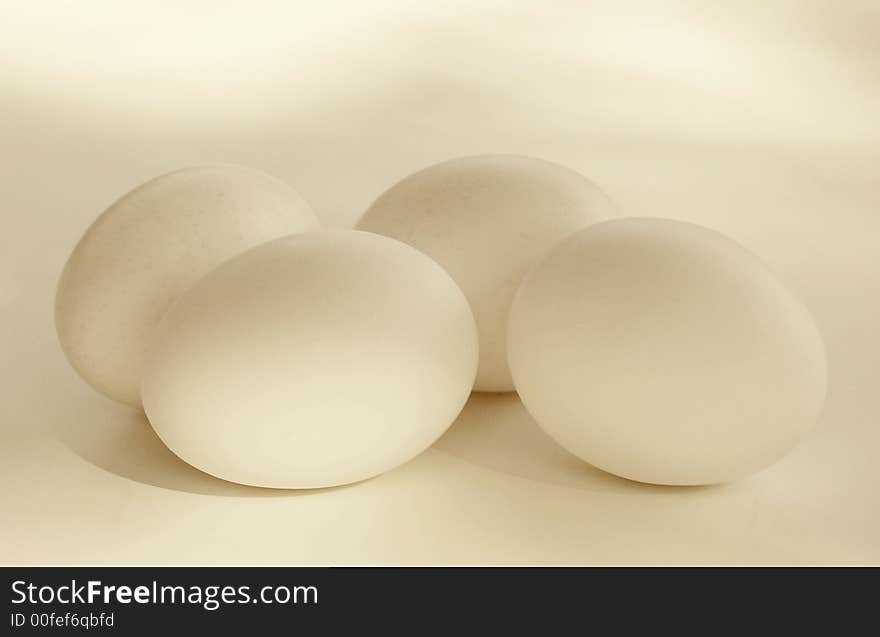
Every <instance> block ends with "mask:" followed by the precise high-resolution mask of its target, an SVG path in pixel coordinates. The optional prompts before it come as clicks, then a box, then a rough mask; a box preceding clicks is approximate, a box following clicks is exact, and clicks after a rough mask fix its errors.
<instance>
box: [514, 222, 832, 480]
mask: <svg viewBox="0 0 880 637" xmlns="http://www.w3.org/2000/svg"><path fill="white" fill-rule="evenodd" d="M508 350H509V356H510V367H511V370H512V373H513V378H514V381H515V384H516V389H517V391H518V392H519V395H520V398H521V399H522V402H523V404H524V405H525V407H526V409H527V410H528V411H529V413H530V414H531V415H532V416H533V417H534V419H535V421H536V422H537V423H538V424H539V425H540V426H541V427H542V428H543V429H544V430H545V431H546V432H547V433H548V434H550V436H551V437H553V438H554V439H555V440H556V441H557V442H558V443H559V444H560V445H562V446H563V447H565V448H566V449H567V450H568V451H570V452H572V453H573V454H575V455H576V456H579V457H580V458H582V459H583V460H585V461H587V462H588V463H590V464H592V465H595V466H597V467H599V468H601V469H604V470H605V471H608V472H610V473H613V474H616V475H618V476H622V477H624V478H629V479H631V480H637V481H641V482H648V483H655V484H666V485H706V484H714V483H721V482H727V481H730V480H735V479H737V478H740V477H743V476H746V475H748V474H750V473H752V472H755V471H757V470H759V469H762V468H764V467H767V466H768V465H770V464H771V463H773V462H775V461H776V460H778V459H780V458H781V457H782V456H783V455H784V454H785V453H786V452H788V451H789V450H790V449H792V447H794V446H795V444H796V443H797V442H798V440H799V439H801V438H802V437H803V436H804V435H805V434H806V433H807V432H808V431H810V430H811V429H812V428H813V427H814V425H815V423H816V421H817V418H818V416H819V413H820V411H821V408H822V403H823V400H824V396H825V388H826V360H825V350H824V346H823V343H822V337H821V335H820V333H819V330H818V328H817V326H816V323H815V322H814V320H813V318H812V317H811V316H810V314H809V312H808V311H807V309H806V308H805V307H804V305H803V304H802V303H801V302H800V301H799V300H798V299H797V298H796V297H795V296H794V295H793V294H792V293H791V292H789V291H788V290H787V289H786V287H785V286H784V285H783V284H782V283H780V281H779V280H778V279H777V278H776V276H774V274H772V273H771V271H770V270H769V269H768V268H767V266H765V265H764V264H763V262H761V261H760V260H759V259H758V258H757V257H756V256H754V255H753V254H751V253H750V252H748V251H746V250H745V249H744V248H743V247H741V246H740V245H739V244H737V243H735V242H734V241H732V240H731V239H728V238H726V237H724V236H722V235H720V234H718V233H716V232H714V231H711V230H708V229H706V228H703V227H700V226H696V225H692V224H689V223H682V222H678V221H671V220H662V219H647V218H646V219H642V218H627V219H619V220H613V221H607V222H604V223H600V224H597V225H594V226H592V227H591V228H588V229H586V230H582V231H580V232H577V233H575V234H574V235H572V236H571V237H569V238H568V239H567V240H565V241H564V242H562V243H561V244H560V245H559V246H558V247H557V248H555V249H554V250H553V251H552V252H551V253H550V254H549V255H548V256H547V257H546V258H545V259H544V260H542V261H541V262H540V263H539V264H538V265H537V266H536V267H535V268H534V269H533V270H532V271H531V272H530V273H529V274H528V275H527V276H526V277H525V279H524V280H523V283H522V286H521V287H520V289H519V291H518V292H517V295H516V298H515V300H514V303H513V306H512V309H511V314H510V323H509V332H508Z"/></svg>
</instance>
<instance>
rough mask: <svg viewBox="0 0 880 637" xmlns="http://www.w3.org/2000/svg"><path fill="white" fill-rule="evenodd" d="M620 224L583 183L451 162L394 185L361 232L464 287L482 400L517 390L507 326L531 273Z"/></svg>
mask: <svg viewBox="0 0 880 637" xmlns="http://www.w3.org/2000/svg"><path fill="white" fill-rule="evenodd" d="M612 216H615V211H614V207H613V205H612V204H611V203H610V201H609V200H608V198H607V197H606V196H605V195H604V194H603V193H602V192H601V191H600V190H599V189H598V188H597V187H596V186H595V185H593V184H592V183H591V182H590V181H588V180H587V179H586V178H585V177H583V176H582V175H580V174H578V173H576V172H574V171H572V170H569V169H568V168H564V167H562V166H558V165H556V164H552V163H550V162H547V161H543V160H540V159H534V158H530V157H517V156H508V155H487V156H479V157H463V158H459V159H453V160H451V161H447V162H443V163H441V164H437V165H434V166H431V167H429V168H426V169H424V170H422V171H420V172H417V173H415V174H414V175H411V176H409V177H407V178H406V179H404V180H403V181H401V182H399V183H398V184H396V185H394V186H392V187H391V188H390V189H389V190H388V191H386V192H385V193H384V194H383V195H381V196H380V197H379V198H378V199H377V200H376V201H375V202H374V203H373V204H372V206H370V208H369V210H367V212H366V213H365V214H364V216H363V218H362V219H361V220H360V221H359V223H358V228H360V229H362V230H369V231H370V232H378V233H379V234H383V235H386V236H389V237H394V238H395V239H399V240H400V241H404V242H406V243H409V244H410V245H412V246H415V247H416V248H418V249H419V250H421V251H422V252H424V253H426V254H428V255H429V256H431V257H432V258H434V259H435V260H436V261H437V262H438V263H440V264H441V265H442V266H443V267H444V268H446V270H447V271H448V272H449V273H450V274H452V277H453V278H454V279H455V280H456V281H457V282H458V284H459V285H460V286H461V289H462V290H463V291H464V293H465V295H466V296H467V298H468V301H469V302H470V304H471V307H472V308H473V311H474V316H475V317H476V320H477V328H478V329H479V333H480V368H479V371H478V373H477V382H476V387H475V389H477V390H478V391H511V390H512V389H513V380H512V379H511V377H510V370H509V369H508V366H507V346H506V338H505V334H506V326H507V315H508V311H509V309H510V302H511V300H512V299H513V295H514V293H515V292H516V289H517V287H518V286H519V283H520V281H521V279H522V276H523V275H524V274H525V273H526V271H527V270H528V269H529V268H530V267H531V266H533V265H534V264H535V263H536V262H537V261H538V260H539V259H540V258H541V257H542V256H543V255H544V254H545V253H546V252H547V251H548V250H549V249H550V248H552V247H553V246H554V245H555V244H556V243H558V242H559V241H560V240H562V239H563V238H565V237H566V236H568V235H569V234H571V233H572V232H575V231H577V230H579V229H581V228H584V227H586V226H589V225H590V224H592V223H594V222H596V221H600V220H603V219H607V218H609V217H612Z"/></svg>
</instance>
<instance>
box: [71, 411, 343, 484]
mask: <svg viewBox="0 0 880 637" xmlns="http://www.w3.org/2000/svg"><path fill="white" fill-rule="evenodd" d="M113 415H114V417H113V418H112V419H111V418H108V419H107V420H108V422H104V423H95V422H94V421H93V420H92V421H90V420H89V419H87V418H70V419H69V420H67V421H65V423H64V424H63V426H59V427H57V428H56V429H55V432H56V434H57V437H58V439H59V440H60V441H61V442H62V443H63V444H64V445H65V446H66V447H68V448H69V449H70V450H71V451H73V453H75V454H76V455H78V456H79V457H80V458H82V459H83V460H85V461H86V462H89V463H90V464H93V465H95V466H96V467H98V468H100V469H103V470H104V471H108V472H110V473H114V474H116V475H118V476H120V477H122V478H126V479H128V480H133V481H134V482H140V483H142V484H146V485H150V486H154V487H160V488H162V489H171V490H174V491H182V492H186V493H195V494H198V495H212V496H226V497H239V498H273V497H276V498H277V497H292V496H307V495H315V494H318V493H324V492H327V491H335V490H336V489H344V488H345V486H341V487H329V488H325V489H298V490H296V489H268V488H261V487H250V486H246V485H242V484H236V483H234V482H228V481H226V480H221V479H220V478H216V477H214V476H212V475H209V474H207V473H204V472H203V471H199V470H198V469H196V468H195V467H192V466H190V465H188V464H187V463H185V462H184V461H183V460H181V459H180V458H178V457H177V456H176V455H174V453H173V452H171V451H170V450H169V449H168V448H167V447H166V446H165V445H164V443H163V442H162V441H161V440H160V439H159V437H158V436H157V435H156V433H155V432H154V431H153V428H152V427H151V426H150V423H149V422H148V421H147V418H146V416H144V414H139V413H135V412H133V411H130V412H128V413H127V414H126V415H125V416H123V417H120V416H118V414H117V413H114V414H113ZM110 420H113V421H114V422H109V421H110ZM96 425H97V426H96Z"/></svg>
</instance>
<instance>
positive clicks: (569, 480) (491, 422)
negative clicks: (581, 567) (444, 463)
mask: <svg viewBox="0 0 880 637" xmlns="http://www.w3.org/2000/svg"><path fill="white" fill-rule="evenodd" d="M434 449H436V450H438V451H442V452H444V453H447V454H449V455H452V456H455V457H457V458H460V459H461V460H464V461H466V462H470V463H472V464H475V465H479V466H482V467H485V468H487V469H491V470H493V471H498V472H501V473H505V474H507V475H511V476H515V477H518V478H525V479H527V480H532V481H535V482H542V483H545V484H551V485H556V486H563V487H568V488H575V489H582V490H585V491H603V492H617V493H643V494H644V493H650V492H653V493H658V494H668V495H672V494H674V495H681V494H683V493H693V492H701V491H707V490H715V489H719V488H724V485H711V486H668V485H657V484H648V483H643V482H635V481H633V480H627V479H626V478H620V477H618V476H615V475H613V474H610V473H607V472H605V471H602V470H601V469H598V468H596V467H594V466H592V465H590V464H588V463H586V462H584V461H582V460H581V459H579V458H577V457H576V456H574V455H572V454H571V453H569V452H568V451H566V450H565V449H563V448H562V447H561V446H559V445H558V444H557V443H556V442H555V441H554V440H553V439H552V438H551V437H550V436H548V435H547V434H546V433H544V431H543V430H542V429H541V428H540V427H539V426H538V425H537V423H535V421H534V420H533V419H532V417H531V416H530V415H529V413H528V412H527V411H526V409H525V407H524V406H523V404H522V402H521V401H520V400H519V396H517V394H516V393H514V392H510V393H504V394H493V393H480V392H474V393H473V394H471V396H470V398H469V399H468V402H467V404H466V405H465V407H464V409H463V410H462V412H461V414H460V415H459V417H458V419H457V420H456V421H455V423H453V425H452V427H450V428H449V430H448V431H447V432H446V433H445V434H444V435H443V437H442V438H440V440H438V441H437V442H436V443H435V444H434Z"/></svg>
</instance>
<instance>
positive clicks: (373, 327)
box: [142, 230, 478, 488]
mask: <svg viewBox="0 0 880 637" xmlns="http://www.w3.org/2000/svg"><path fill="white" fill-rule="evenodd" d="M477 360H478V342H477V333H476V326H475V324H474V319H473V315H472V314H471V311H470V307H469V306H468V303H467V300H466V299H465V297H464V295H463V294H462V292H461V290H460V289H459V288H458V286H457V285H456V284H455V282H454V281H453V280H452V279H451V278H450V276H449V275H448V274H447V273H446V272H445V271H444V270H443V269H442V268H441V267H440V266H439V265H437V264H436V263H435V262H434V261H432V260H431V259H429V258H428V257H426V256H425V255H423V254H421V253H420V252H418V251H417V250H415V249H414V248H412V247H410V246H407V245H405V244H403V243H400V242H398V241H395V240H393V239H389V238H387V237H382V236H379V235H376V234H370V233H366V232H356V231H352V230H326V231H318V232H311V233H303V234H299V235H294V236H291V237H285V238H281V239H277V240H275V241H272V242H269V243H266V244H264V245H262V246H259V247H256V248H254V249H252V250H250V251H248V252H246V253H244V254H242V255H240V256H238V257H236V258H234V259H232V260H230V261H228V262H227V263H224V264H223V265H221V266H220V267H219V268H217V269H216V270H215V271H213V272H212V273H211V274H209V275H208V276H206V277H205V278H203V279H202V280H201V281H199V282H198V283H197V284H195V285H194V286H193V287H192V288H191V289H190V290H189V291H188V292H186V293H185V294H184V295H183V296H182V297H181V298H180V299H179V300H178V301H177V303H175V304H174V306H173V307H172V308H171V309H170V310H169V311H168V312H167V314H166V315H165V317H164V318H163V319H162V321H161V323H160V325H159V328H158V332H157V336H156V339H155V341H154V342H153V345H152V348H151V354H150V356H149V358H148V361H147V364H146V369H145V373H144V378H143V384H142V396H143V401H144V408H145V410H146V413H147V417H148V419H149V421H150V423H151V424H152V425H153V428H154V429H155V430H156V433H157V434H158V435H159V437H160V438H161V439H162V440H163V441H164V443H165V444H166V445H167V446H168V447H169V448H170V449H171V450H172V451H173V452H174V453H176V454H177V455H178V456H179V457H180V458H182V459H183V460H185V461H186V462H188V463H189V464H191V465H193V466H195V467H197V468H198V469H201V470H202V471H205V472H207V473H210V474H212V475H214V476H217V477H220V478H223V479H226V480H229V481H232V482H238V483H241V484H247V485H254V486H262V487H277V488H314V487H327V486H334V485H340V484H346V483H350V482H356V481H359V480H364V479H366V478H369V477H372V476H375V475H377V474H380V473H382V472H385V471H388V470H389V469H392V468H394V467H396V466H398V465H400V464H402V463H404V462H406V461H407V460H409V459H411V458H413V457H414V456H416V455H417V454H419V453H421V452H422V451H423V450H424V449H426V448H427V447H428V446H429V445H430V444H431V443H433V442H434V440H436V439H437V438H438V437H439V436H440V435H441V434H442V433H443V432H444V431H445V430H446V429H447V428H448V427H449V426H450V424H452V422H453V420H455V418H456V416H457V415H458V413H459V412H460V411H461V409H462V407H463V406H464V403H465V401H466V400H467V397H468V395H469V393H470V391H471V387H472V385H473V381H474V377H475V375H476V369H477Z"/></svg>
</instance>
